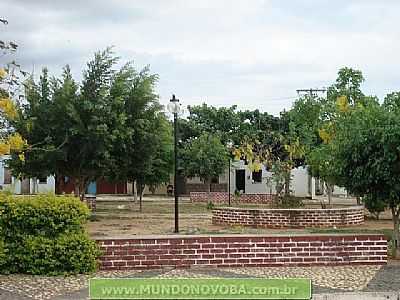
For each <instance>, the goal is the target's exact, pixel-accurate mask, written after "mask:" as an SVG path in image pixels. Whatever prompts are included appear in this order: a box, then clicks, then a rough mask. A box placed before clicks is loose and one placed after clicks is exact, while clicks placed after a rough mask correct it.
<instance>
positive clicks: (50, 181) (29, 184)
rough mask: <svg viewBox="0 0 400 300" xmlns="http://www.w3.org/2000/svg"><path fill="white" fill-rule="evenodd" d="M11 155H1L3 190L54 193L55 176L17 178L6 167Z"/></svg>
mask: <svg viewBox="0 0 400 300" xmlns="http://www.w3.org/2000/svg"><path fill="white" fill-rule="evenodd" d="M7 159H9V156H7V155H4V156H2V157H0V187H1V190H7V191H10V192H12V193H13V194H37V193H54V192H55V178H54V176H49V177H46V178H36V179H34V178H29V179H28V178H27V179H23V180H20V179H17V178H16V177H14V176H12V174H11V171H10V170H9V169H8V168H7V167H6V165H5V161H6V160H7Z"/></svg>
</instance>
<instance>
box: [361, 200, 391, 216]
mask: <svg viewBox="0 0 400 300" xmlns="http://www.w3.org/2000/svg"><path fill="white" fill-rule="evenodd" d="M363 202H364V205H365V208H366V209H368V211H369V212H370V213H371V214H372V215H373V216H374V217H375V218H376V219H377V220H379V215H380V214H381V213H382V212H384V211H385V208H386V203H385V202H384V201H381V200H379V199H377V198H375V197H373V195H366V196H365V197H363Z"/></svg>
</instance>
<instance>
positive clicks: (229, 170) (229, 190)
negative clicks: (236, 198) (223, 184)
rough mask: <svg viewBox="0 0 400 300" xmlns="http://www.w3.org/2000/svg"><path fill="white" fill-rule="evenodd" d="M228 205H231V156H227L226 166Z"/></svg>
mask: <svg viewBox="0 0 400 300" xmlns="http://www.w3.org/2000/svg"><path fill="white" fill-rule="evenodd" d="M228 206H231V158H230V157H229V167H228Z"/></svg>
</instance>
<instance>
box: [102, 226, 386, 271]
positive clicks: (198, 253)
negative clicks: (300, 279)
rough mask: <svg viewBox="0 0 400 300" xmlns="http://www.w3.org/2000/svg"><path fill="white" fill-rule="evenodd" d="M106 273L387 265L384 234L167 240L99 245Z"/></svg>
mask: <svg viewBox="0 0 400 300" xmlns="http://www.w3.org/2000/svg"><path fill="white" fill-rule="evenodd" d="M98 243H99V245H100V248H101V249H102V251H103V253H104V254H103V256H102V257H101V258H100V268H101V269H102V270H126V269H152V268H153V269H154V268H162V267H177V268H179V267H191V266H204V267H207V266H208V267H214V266H215V267H277V266H321V265H323V266H336V265H383V264H386V262H387V241H386V239H385V236H384V235H351V234H349V235H297V236H282V235H279V236H263V235H218V236H170V237H168V236H164V237H142V238H134V239H104V240H99V241H98Z"/></svg>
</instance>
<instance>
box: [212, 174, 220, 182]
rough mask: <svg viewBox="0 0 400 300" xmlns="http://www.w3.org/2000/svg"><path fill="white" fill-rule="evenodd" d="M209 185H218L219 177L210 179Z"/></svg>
mask: <svg viewBox="0 0 400 300" xmlns="http://www.w3.org/2000/svg"><path fill="white" fill-rule="evenodd" d="M211 183H219V177H218V176H215V177H212V178H211Z"/></svg>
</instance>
